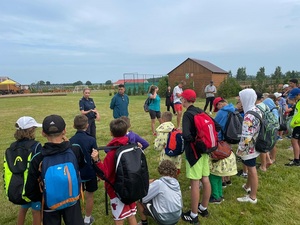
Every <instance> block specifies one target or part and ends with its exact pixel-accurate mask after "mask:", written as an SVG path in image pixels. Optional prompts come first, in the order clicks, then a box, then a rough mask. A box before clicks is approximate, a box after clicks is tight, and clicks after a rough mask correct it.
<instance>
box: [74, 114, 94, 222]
mask: <svg viewBox="0 0 300 225" xmlns="http://www.w3.org/2000/svg"><path fill="white" fill-rule="evenodd" d="M88 126H89V124H88V118H87V117H86V116H84V115H77V116H76V117H75V118H74V128H75V129H76V130H77V132H76V134H75V135H74V136H73V137H71V138H70V142H71V143H72V144H78V145H80V147H81V150H82V152H83V154H84V158H85V161H86V164H85V165H84V167H83V168H81V169H80V177H81V181H82V184H83V189H84V190H85V201H86V206H85V217H84V224H85V225H90V224H92V223H93V222H94V221H95V219H94V217H92V211H93V206H94V192H95V191H97V189H98V182H97V177H96V173H95V171H94V169H93V165H92V159H91V153H92V151H93V148H95V149H96V148H97V143H96V139H95V138H94V137H92V136H91V135H90V134H88V133H87V132H86V130H87V128H88Z"/></svg>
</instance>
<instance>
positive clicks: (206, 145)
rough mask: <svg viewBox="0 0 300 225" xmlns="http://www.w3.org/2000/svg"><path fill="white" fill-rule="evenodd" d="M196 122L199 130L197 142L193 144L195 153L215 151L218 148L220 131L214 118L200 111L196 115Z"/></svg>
mask: <svg viewBox="0 0 300 225" xmlns="http://www.w3.org/2000/svg"><path fill="white" fill-rule="evenodd" d="M193 115H194V114H193ZM194 123H195V127H196V130H197V135H196V140H195V143H194V144H192V148H193V150H194V153H196V152H195V151H197V152H199V153H206V154H208V153H211V152H213V151H215V150H216V149H217V148H218V132H217V131H216V127H215V122H214V120H213V119H212V118H211V117H210V116H209V115H207V114H206V113H205V112H200V113H197V114H195V115H194Z"/></svg>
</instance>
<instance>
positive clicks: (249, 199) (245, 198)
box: [236, 195, 257, 204]
mask: <svg viewBox="0 0 300 225" xmlns="http://www.w3.org/2000/svg"><path fill="white" fill-rule="evenodd" d="M236 200H237V201H238V202H250V203H252V204H256V203H257V198H256V199H254V200H253V199H252V198H250V197H249V195H246V196H244V197H240V198H237V199H236Z"/></svg>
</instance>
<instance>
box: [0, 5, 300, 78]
mask: <svg viewBox="0 0 300 225" xmlns="http://www.w3.org/2000/svg"><path fill="white" fill-rule="evenodd" d="M187 58H196V59H200V60H205V61H209V62H211V63H213V64H215V65H216V66H218V67H220V68H222V69H224V70H226V71H229V70H231V71H232V74H233V75H235V74H236V72H237V69H238V68H239V67H246V72H247V74H248V75H251V74H253V75H254V74H256V72H257V71H258V70H259V68H260V67H265V69H266V74H267V75H269V74H271V73H274V71H275V68H276V67H277V66H280V67H281V69H282V72H283V73H285V72H287V71H289V70H290V71H291V70H296V71H300V60H299V59H300V0H227V1H223V0H219V1H216V0H185V1H184V0H156V1H150V0H148V1H146V0H128V1H121V0H119V1H116V0H105V1H103V0H89V1H82V0H81V1H78V0H43V1H41V0H30V1H28V0H26V1H25V0H23V1H21V0H13V1H10V0H3V1H1V2H0V76H8V77H10V78H11V79H13V80H16V81H17V82H19V83H22V84H31V83H36V82H37V81H40V80H43V81H50V82H51V83H73V82H76V81H78V80H80V81H82V82H84V83H85V82H86V81H91V82H92V83H101V82H105V81H107V80H112V81H113V82H115V81H117V80H118V79H122V78H123V74H124V73H138V74H150V75H164V74H167V73H168V72H170V71H171V70H173V69H174V68H175V67H177V66H178V65H179V64H180V63H182V62H183V61H185V60H186V59H187ZM187 72H189V71H187ZM127 78H129V77H127Z"/></svg>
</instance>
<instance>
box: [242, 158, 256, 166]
mask: <svg viewBox="0 0 300 225" xmlns="http://www.w3.org/2000/svg"><path fill="white" fill-rule="evenodd" d="M242 162H243V164H244V165H245V166H248V167H255V166H256V158H253V159H247V160H242Z"/></svg>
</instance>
